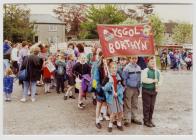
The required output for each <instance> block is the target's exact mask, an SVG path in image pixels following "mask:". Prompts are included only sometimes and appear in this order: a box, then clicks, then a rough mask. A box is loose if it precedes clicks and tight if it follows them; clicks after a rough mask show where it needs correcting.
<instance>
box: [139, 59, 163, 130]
mask: <svg viewBox="0 0 196 140" xmlns="http://www.w3.org/2000/svg"><path fill="white" fill-rule="evenodd" d="M155 63H156V62H155V58H154V57H150V58H149V62H148V67H147V68H146V69H144V70H143V71H142V74H141V81H142V102H143V116H144V118H143V121H144V125H145V126H147V127H155V124H154V123H153V122H152V116H153V112H154V105H155V100H156V96H157V91H158V86H159V85H160V81H161V75H160V72H159V71H158V70H157V69H156V64H155Z"/></svg>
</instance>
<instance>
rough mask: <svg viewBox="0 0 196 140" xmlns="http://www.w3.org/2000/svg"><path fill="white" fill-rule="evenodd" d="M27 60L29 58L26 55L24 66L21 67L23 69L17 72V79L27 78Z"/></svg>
mask: <svg viewBox="0 0 196 140" xmlns="http://www.w3.org/2000/svg"><path fill="white" fill-rule="evenodd" d="M28 62H29V59H28V57H27V64H26V68H25V69H23V70H20V71H19V73H18V79H19V80H20V81H25V80H26V79H27V75H28V73H27V66H28Z"/></svg>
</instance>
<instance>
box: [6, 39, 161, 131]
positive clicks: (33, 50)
mask: <svg viewBox="0 0 196 140" xmlns="http://www.w3.org/2000/svg"><path fill="white" fill-rule="evenodd" d="M6 43H8V42H5V43H4V45H6ZM9 62H10V65H9V66H8V65H6V64H5V65H4V93H5V101H11V94H12V91H13V82H14V81H15V80H14V79H19V84H20V85H21V87H22V89H23V90H22V91H23V93H21V95H22V98H21V100H20V101H21V102H24V103H25V102H27V101H28V96H31V100H32V102H35V101H36V93H37V86H42V85H43V84H44V85H43V87H44V92H45V94H49V93H51V89H53V88H54V87H56V93H57V94H60V93H63V94H64V95H63V97H64V100H65V101H66V100H68V99H70V98H71V99H76V96H77V95H78V98H77V99H78V101H77V106H78V108H79V109H85V102H84V100H85V99H86V98H87V94H90V95H91V97H92V102H93V104H94V105H95V106H96V109H95V126H96V127H97V128H98V129H101V128H102V125H101V120H103V119H105V120H107V121H109V123H108V132H112V128H113V125H116V126H117V128H118V129H119V130H120V131H123V130H124V127H123V126H126V127H129V126H130V125H131V123H135V124H138V125H142V121H141V120H139V117H138V96H139V94H140V93H142V105H143V124H144V125H145V126H147V127H155V124H154V123H153V121H152V118H153V111H154V106H155V100H156V96H157V93H158V87H159V85H160V82H161V73H160V72H159V70H158V69H157V68H156V64H155V63H156V61H155V57H146V58H144V57H138V56H130V57H114V58H112V59H105V58H104V57H103V53H102V50H101V48H100V47H93V48H92V53H89V54H87V55H86V54H85V52H84V46H83V45H82V44H77V45H75V44H72V43H69V44H68V46H67V49H66V50H65V51H63V52H62V51H60V50H58V51H57V52H56V53H50V52H49V49H48V46H47V45H43V44H38V45H31V44H29V43H28V42H26V41H23V42H22V43H16V44H13V45H12V51H11V58H10V61H9ZM24 75H25V77H24ZM22 76H23V77H22ZM66 82H67V84H65V83H66ZM65 85H66V87H65ZM65 89H66V90H65ZM76 93H78V94H76Z"/></svg>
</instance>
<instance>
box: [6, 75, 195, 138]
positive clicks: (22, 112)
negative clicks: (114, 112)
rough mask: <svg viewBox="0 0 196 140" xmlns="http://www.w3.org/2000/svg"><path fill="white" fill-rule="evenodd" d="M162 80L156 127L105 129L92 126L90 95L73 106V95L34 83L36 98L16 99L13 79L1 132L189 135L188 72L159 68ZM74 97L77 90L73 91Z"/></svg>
mask: <svg viewBox="0 0 196 140" xmlns="http://www.w3.org/2000/svg"><path fill="white" fill-rule="evenodd" d="M162 76H163V83H162V86H161V87H160V92H159V93H158V96H157V100H156V105H155V111H154V116H153V117H154V122H155V124H156V127H154V128H148V127H145V126H143V125H135V124H131V126H130V127H128V128H127V127H124V131H123V132H122V131H119V130H117V128H116V127H115V126H113V131H112V133H109V132H107V126H108V122H107V121H103V122H101V124H102V129H97V128H96V127H95V106H94V105H93V104H92V99H91V96H90V95H88V97H87V100H85V102H84V103H85V104H86V108H85V109H84V110H80V109H78V107H77V99H68V100H66V101H65V100H63V94H57V93H56V92H55V90H54V89H53V90H51V91H52V93H49V94H44V90H43V87H38V95H37V96H36V99H37V100H36V102H31V100H30V99H29V100H28V101H27V102H26V103H22V102H20V98H21V96H22V94H21V93H22V87H21V86H19V85H18V82H17V81H16V82H15V85H14V92H13V94H12V101H11V102H4V104H3V105H4V106H3V111H4V114H3V116H4V119H3V122H4V124H3V126H4V128H3V134H5V135H110V134H112V135H191V134H192V124H193V113H192V111H193V109H192V72H191V71H180V72H177V71H167V72H162ZM75 96H76V97H77V93H76V94H75ZM138 116H139V119H140V120H141V121H142V117H143V115H142V101H141V97H140V98H139V111H138Z"/></svg>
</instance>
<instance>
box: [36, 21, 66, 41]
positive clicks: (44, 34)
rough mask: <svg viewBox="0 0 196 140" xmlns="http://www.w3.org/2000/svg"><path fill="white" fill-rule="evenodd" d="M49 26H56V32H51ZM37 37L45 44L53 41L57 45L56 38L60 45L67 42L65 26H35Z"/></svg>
mask: <svg viewBox="0 0 196 140" xmlns="http://www.w3.org/2000/svg"><path fill="white" fill-rule="evenodd" d="M49 26H56V30H54V31H51V30H50V29H49V28H50V27H49ZM34 30H35V36H38V41H41V42H43V43H45V44H50V43H51V42H50V41H51V40H54V41H55V42H54V43H56V38H57V40H58V43H62V42H65V25H60V24H35V27H34Z"/></svg>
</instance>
